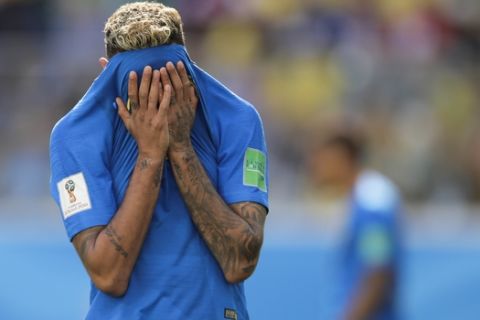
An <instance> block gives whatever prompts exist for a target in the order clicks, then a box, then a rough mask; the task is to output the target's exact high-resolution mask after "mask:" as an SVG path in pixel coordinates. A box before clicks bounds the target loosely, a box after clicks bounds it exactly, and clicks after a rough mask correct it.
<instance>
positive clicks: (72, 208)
mask: <svg viewBox="0 0 480 320" xmlns="http://www.w3.org/2000/svg"><path fill="white" fill-rule="evenodd" d="M57 189H58V196H59V198H60V206H61V208H62V212H63V217H64V218H65V219H66V218H68V217H70V216H72V215H74V214H76V213H79V212H82V211H85V210H88V209H91V208H92V203H91V202H90V195H89V192H88V186H87V183H86V181H85V177H84V176H83V173H82V172H78V173H76V174H73V175H71V176H68V177H65V178H64V179H62V180H60V181H59V182H58V183H57Z"/></svg>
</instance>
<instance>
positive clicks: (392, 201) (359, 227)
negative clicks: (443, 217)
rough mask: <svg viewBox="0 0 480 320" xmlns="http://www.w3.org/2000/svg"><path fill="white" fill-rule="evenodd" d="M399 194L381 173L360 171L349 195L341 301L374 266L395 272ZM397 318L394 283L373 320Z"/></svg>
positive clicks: (346, 298)
mask: <svg viewBox="0 0 480 320" xmlns="http://www.w3.org/2000/svg"><path fill="white" fill-rule="evenodd" d="M400 205H401V201H400V197H399V194H398V192H397V189H396V187H395V186H394V185H393V184H392V183H391V182H390V181H389V180H388V179H387V178H386V177H384V176H383V175H381V174H380V173H378V172H374V171H365V172H363V173H362V174H361V175H360V176H359V178H358V179H357V182H356V184H355V187H354V190H353V193H352V197H351V204H350V207H351V212H350V224H349V227H348V228H347V241H346V246H345V251H344V260H343V261H344V278H343V299H342V300H343V301H344V303H345V304H346V303H348V301H350V300H351V297H352V294H355V293H356V292H357V290H358V287H359V285H360V282H361V280H362V277H364V276H365V275H367V274H368V272H370V271H372V270H375V269H377V268H390V269H392V270H393V271H394V273H395V275H398V272H397V267H398V260H399V255H400V237H399V212H400ZM396 318H397V314H396V308H395V285H394V286H393V287H392V288H391V291H390V295H389V296H388V297H386V301H385V303H384V304H383V306H382V308H381V309H380V310H379V312H377V314H376V315H375V316H374V317H373V318H369V319H373V320H387V319H388V320H393V319H396Z"/></svg>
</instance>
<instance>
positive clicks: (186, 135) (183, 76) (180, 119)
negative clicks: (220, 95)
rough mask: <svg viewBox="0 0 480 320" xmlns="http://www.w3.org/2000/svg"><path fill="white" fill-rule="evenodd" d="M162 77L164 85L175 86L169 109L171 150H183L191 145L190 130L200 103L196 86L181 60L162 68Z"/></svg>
mask: <svg viewBox="0 0 480 320" xmlns="http://www.w3.org/2000/svg"><path fill="white" fill-rule="evenodd" d="M160 78H161V81H162V84H163V86H164V87H165V86H172V87H173V92H172V98H171V100H170V109H169V111H168V129H169V132H170V147H169V152H171V151H177V150H183V149H184V148H188V147H190V146H191V141H190V132H191V130H192V127H193V122H194V120H195V110H196V108H197V104H198V98H197V95H196V93H195V87H194V86H193V83H192V82H191V81H190V78H189V77H188V74H187V70H186V68H185V65H184V64H183V62H181V61H180V62H178V63H177V66H176V68H175V65H174V64H173V63H172V62H169V63H167V66H166V68H161V69H160Z"/></svg>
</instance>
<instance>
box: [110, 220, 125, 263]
mask: <svg viewBox="0 0 480 320" xmlns="http://www.w3.org/2000/svg"><path fill="white" fill-rule="evenodd" d="M105 235H107V237H108V238H109V239H110V242H111V243H112V244H113V246H114V247H115V250H117V251H118V253H120V254H121V255H122V256H123V257H125V258H127V257H128V252H127V251H126V250H125V249H124V248H123V247H122V245H121V244H120V240H121V237H119V236H118V235H117V232H116V231H115V229H114V228H113V227H112V226H111V225H108V226H107V227H106V228H105Z"/></svg>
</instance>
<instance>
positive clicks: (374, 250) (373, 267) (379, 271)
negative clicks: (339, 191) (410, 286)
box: [345, 213, 395, 320]
mask: <svg viewBox="0 0 480 320" xmlns="http://www.w3.org/2000/svg"><path fill="white" fill-rule="evenodd" d="M377 216H383V217H387V216H388V215H387V214H384V213H383V214H382V213H377ZM388 221H389V220H388V219H384V220H382V222H378V221H377V222H375V223H368V224H365V225H364V226H363V227H362V228H361V230H360V233H359V240H358V243H357V250H358V255H359V257H360V260H361V263H362V269H363V271H362V278H361V279H360V281H359V284H358V287H357V288H355V289H354V291H353V292H352V296H351V300H350V304H349V305H347V309H346V313H345V314H346V316H345V319H347V320H367V319H371V318H372V316H373V315H374V314H375V313H376V312H377V311H378V310H379V309H380V308H381V307H382V306H383V305H384V304H385V303H386V302H387V300H388V299H390V298H391V297H392V290H393V289H394V280H395V268H394V247H395V246H394V239H393V237H392V232H391V230H390V227H389V225H390V224H389V222H388Z"/></svg>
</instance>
